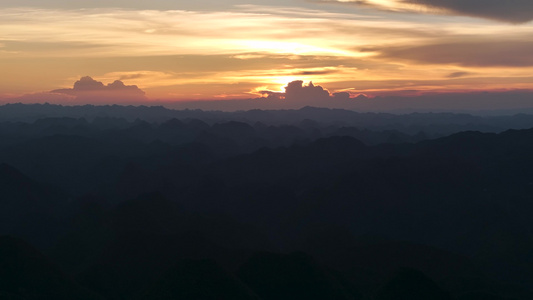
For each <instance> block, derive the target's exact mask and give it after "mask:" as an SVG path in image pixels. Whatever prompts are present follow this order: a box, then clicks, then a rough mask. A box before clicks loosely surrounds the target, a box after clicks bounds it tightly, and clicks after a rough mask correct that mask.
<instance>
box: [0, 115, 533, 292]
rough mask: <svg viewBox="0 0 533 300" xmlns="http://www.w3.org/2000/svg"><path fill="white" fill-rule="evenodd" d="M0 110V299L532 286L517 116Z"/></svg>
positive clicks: (529, 188) (521, 119)
mask: <svg viewBox="0 0 533 300" xmlns="http://www.w3.org/2000/svg"><path fill="white" fill-rule="evenodd" d="M2 110H5V111H10V112H13V114H12V115H9V116H8V117H6V115H4V114H1V116H2V117H0V216H1V218H0V234H2V235H4V237H2V238H0V252H2V253H3V254H2V255H0V260H2V262H1V265H2V266H3V267H2V268H0V272H2V274H3V275H2V276H3V277H2V278H3V279H4V278H5V279H4V280H3V281H2V282H1V283H0V287H1V288H0V298H1V297H3V298H5V299H50V298H53V299H63V298H64V299H67V298H68V299H181V298H187V299H361V300H366V299H369V300H370V299H461V300H463V299H508V300H509V299H531V298H532V297H533V272H532V271H531V270H533V260H532V257H531V253H532V251H533V236H532V230H533V222H532V221H531V218H530V211H532V210H533V204H532V202H531V201H530V200H531V199H530V198H531V197H530V196H531V194H532V193H533V160H531V153H532V151H533V129H528V128H529V127H533V123H532V125H528V124H529V122H530V121H531V120H533V118H532V117H531V116H529V115H521V116H507V117H475V116H469V115H455V114H414V115H385V114H359V113H355V112H350V111H334V110H323V109H314V108H305V109H302V110H298V111H249V112H234V113H223V112H203V111H174V110H168V109H164V108H157V107H153V108H149V107H144V108H143V107H122V106H102V107H100V106H90V107H59V106H51V105H39V106H32V105H29V106H24V105H9V106H2V107H0V111H2ZM39 110H41V114H40V115H39V114H38V112H39ZM15 112H16V113H15ZM8 119H9V120H8ZM466 128H469V129H477V130H483V131H472V130H470V131H464V130H463V129H466ZM511 128H515V129H511ZM516 128H522V129H516ZM7 235H9V237H8V236H7ZM417 297H418V298H417Z"/></svg>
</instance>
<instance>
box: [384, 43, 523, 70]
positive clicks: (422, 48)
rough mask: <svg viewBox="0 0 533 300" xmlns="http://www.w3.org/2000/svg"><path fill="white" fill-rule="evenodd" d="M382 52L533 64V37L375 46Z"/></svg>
mask: <svg viewBox="0 0 533 300" xmlns="http://www.w3.org/2000/svg"><path fill="white" fill-rule="evenodd" d="M374 50H375V51H376V52H378V53H379V54H378V55H379V56H381V57H384V58H390V59H404V60H409V61H415V62H419V63H430V64H452V65H453V64H455V65H462V66H469V67H528V66H533V56H531V53H533V41H529V40H511V39H498V40H488V39H487V40H484V39H480V40H477V41H476V40H468V41H466V40H457V41H448V42H442V43H437V44H427V45H413V46H404V47H390V48H383V49H374Z"/></svg>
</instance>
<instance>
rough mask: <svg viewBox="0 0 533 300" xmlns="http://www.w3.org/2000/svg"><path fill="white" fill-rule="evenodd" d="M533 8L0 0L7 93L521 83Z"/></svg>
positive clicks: (243, 95)
mask: <svg viewBox="0 0 533 300" xmlns="http://www.w3.org/2000/svg"><path fill="white" fill-rule="evenodd" d="M531 20H533V2H532V1H530V0H508V1H500V0H483V1H482V0H284V1H280V0H269V1H264V0H228V1H223V2H221V1H212V0H197V1H176V0H151V1H133V0H105V1H103V0H94V1H75V0H69V1H67V0H40V1H32V0H2V1H1V2H0V70H1V72H0V102H10V101H11V102H13V101H20V102H58V103H67V104H68V103H74V104H77V103H97V104H99V103H121V102H127V101H131V99H134V100H135V101H137V102H139V103H148V104H149V103H151V102H153V103H156V102H161V101H163V102H176V101H190V100H224V99H251V98H257V97H261V96H264V97H266V96H270V98H271V99H279V98H284V92H285V87H287V84H288V83H290V82H294V81H303V82H304V87H305V86H307V85H308V82H310V81H312V82H313V83H314V84H315V85H317V84H318V85H320V87H321V88H323V89H324V90H326V91H327V92H328V93H329V94H330V95H331V97H334V94H335V93H337V94H338V95H342V97H345V96H347V97H351V98H354V99H356V98H355V97H358V96H360V95H363V96H364V97H376V96H381V97H397V96H419V95H427V94H454V93H455V94H457V93H462V94H465V93H467V94H468V93H480V92H491V93H502V92H508V91H520V92H521V93H522V94H523V93H526V92H528V91H530V90H533V56H532V55H531V53H533V23H532V22H530V21H531ZM314 90H316V89H314ZM318 92H319V94H320V93H322V92H321V91H318ZM340 93H342V94H340ZM302 95H303V94H302ZM280 96H281V97H280ZM532 99H533V97H532ZM532 106H533V105H532Z"/></svg>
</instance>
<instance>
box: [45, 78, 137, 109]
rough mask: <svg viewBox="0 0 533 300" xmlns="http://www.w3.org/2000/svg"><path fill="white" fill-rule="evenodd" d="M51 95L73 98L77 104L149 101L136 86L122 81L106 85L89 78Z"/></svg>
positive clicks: (55, 91)
mask: <svg viewBox="0 0 533 300" xmlns="http://www.w3.org/2000/svg"><path fill="white" fill-rule="evenodd" d="M50 93H52V94H64V95H69V96H73V97H75V100H76V102H90V103H98V102H107V103H109V102H114V103H124V102H138V101H146V100H147V98H146V96H145V93H144V91H142V90H141V89H139V88H138V87H137V86H136V85H125V84H124V83H123V82H122V81H120V80H115V81H114V82H113V83H109V84H107V85H104V84H103V83H102V82H100V81H96V80H94V79H92V78H91V77H89V76H85V77H82V78H81V79H80V80H78V81H76V82H75V83H74V87H73V88H71V89H58V90H53V91H50Z"/></svg>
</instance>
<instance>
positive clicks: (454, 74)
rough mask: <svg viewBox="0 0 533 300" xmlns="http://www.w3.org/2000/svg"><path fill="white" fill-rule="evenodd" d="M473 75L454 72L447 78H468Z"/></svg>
mask: <svg viewBox="0 0 533 300" xmlns="http://www.w3.org/2000/svg"><path fill="white" fill-rule="evenodd" d="M471 74H472V73H470V72H453V73H450V74H448V75H447V76H446V78H460V77H464V76H468V75H471Z"/></svg>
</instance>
